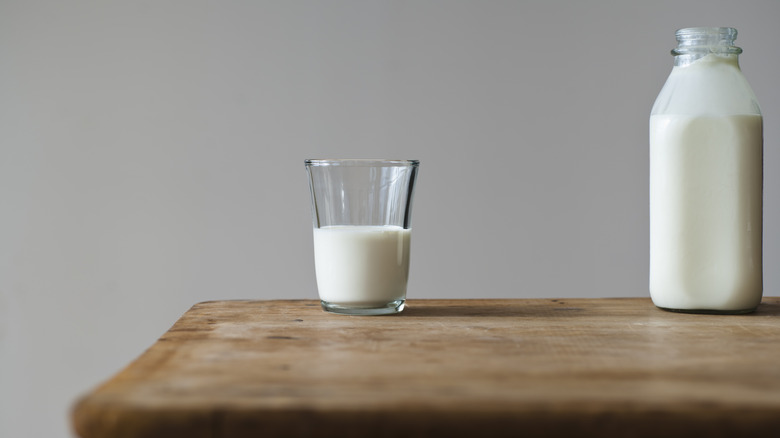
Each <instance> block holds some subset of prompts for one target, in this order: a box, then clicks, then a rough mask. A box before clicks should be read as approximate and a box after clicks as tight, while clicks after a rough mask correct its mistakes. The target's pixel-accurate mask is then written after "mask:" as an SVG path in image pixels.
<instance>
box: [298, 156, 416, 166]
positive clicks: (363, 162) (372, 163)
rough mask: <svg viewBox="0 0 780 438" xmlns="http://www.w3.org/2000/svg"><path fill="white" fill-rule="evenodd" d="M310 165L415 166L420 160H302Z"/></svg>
mask: <svg viewBox="0 0 780 438" xmlns="http://www.w3.org/2000/svg"><path fill="white" fill-rule="evenodd" d="M303 162H304V164H305V165H306V166H307V167H311V166H352V167H409V166H412V167H417V166H419V165H420V160H387V159H374V158H325V159H321V158H318V159H307V160H304V161H303Z"/></svg>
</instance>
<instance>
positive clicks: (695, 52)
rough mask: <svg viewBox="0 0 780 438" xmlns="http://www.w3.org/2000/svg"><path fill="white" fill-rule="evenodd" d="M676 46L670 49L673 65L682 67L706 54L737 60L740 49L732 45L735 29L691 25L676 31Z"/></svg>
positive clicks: (735, 61) (735, 36) (735, 35)
mask: <svg viewBox="0 0 780 438" xmlns="http://www.w3.org/2000/svg"><path fill="white" fill-rule="evenodd" d="M676 36H677V47H676V48H675V49H673V50H672V55H674V65H675V66H676V67H684V66H686V65H689V64H691V63H693V62H694V61H697V60H699V59H701V58H704V57H705V56H708V55H716V56H719V57H725V58H727V59H728V60H730V61H733V62H734V63H737V62H738V57H739V54H740V53H742V49H741V48H739V47H737V46H735V45H734V40H736V39H737V30H736V29H734V28H731V27H692V28H687V29H680V30H678V31H677V33H676Z"/></svg>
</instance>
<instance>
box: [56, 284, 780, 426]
mask: <svg viewBox="0 0 780 438" xmlns="http://www.w3.org/2000/svg"><path fill="white" fill-rule="evenodd" d="M72 419H73V425H74V427H75V429H76V431H77V432H78V434H80V435H81V436H82V437H84V438H98V437H112V438H123V437H149V438H154V437H166V438H171V437H194V438H197V437H250V436H251V437H260V436H263V437H265V436H339V437H352V436H355V437H357V436H367V437H375V436H379V437H382V436H399V437H420V436H466V435H473V436H519V435H521V434H522V435H525V436H551V437H552V436H560V437H564V436H566V437H569V436H621V437H644V436H648V437H678V436H679V437H690V436H702V437H708V438H710V437H722V436H734V437H749V436H761V437H772V436H780V298H764V301H763V303H762V304H761V306H760V307H759V309H758V311H757V312H755V313H754V314H750V315H743V316H714V315H688V314H679V313H670V312H665V311H662V310H659V309H657V308H655V307H654V306H653V305H652V303H651V302H650V300H649V299H642V298H624V299H558V300H553V299H524V300H415V301H410V302H409V303H408V307H407V309H406V310H405V311H404V312H403V313H402V314H400V315H395V316H386V317H355V316H340V315H332V314H328V313H325V312H323V311H322V310H321V309H320V306H319V303H318V302H315V301H215V302H205V303H200V304H197V305H195V306H194V307H192V309H190V310H189V311H188V312H187V313H186V314H185V315H184V316H182V317H181V319H179V321H178V322H176V324H175V325H174V326H173V327H172V328H171V329H170V330H169V331H168V332H167V333H166V334H165V335H164V336H163V337H162V338H160V340H159V341H158V342H157V343H155V344H154V345H153V346H152V347H151V348H150V349H149V350H147V351H146V352H145V353H143V355H142V356H141V357H140V358H138V359H137V360H136V361H135V362H133V363H132V364H130V365H129V366H128V367H127V368H125V369H124V370H123V371H121V372H120V373H119V374H118V375H116V376H115V377H114V378H112V379H111V380H110V381H108V382H106V383H105V384H103V385H102V386H100V387H98V388H97V389H95V390H94V391H92V392H91V393H89V394H87V395H86V396H84V397H83V398H81V399H80V400H79V401H78V402H77V403H76V405H75V407H74V409H73V413H72Z"/></svg>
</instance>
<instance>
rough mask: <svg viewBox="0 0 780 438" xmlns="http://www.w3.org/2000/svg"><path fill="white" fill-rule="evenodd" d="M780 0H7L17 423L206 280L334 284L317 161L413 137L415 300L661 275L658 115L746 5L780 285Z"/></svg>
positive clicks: (7, 325)
mask: <svg viewBox="0 0 780 438" xmlns="http://www.w3.org/2000/svg"><path fill="white" fill-rule="evenodd" d="M778 18H780V2H777V1H771V0H765V1H743V2H734V1H710V0H708V1H680V0H677V1H666V0H661V1H652V2H633V1H617V0H616V1H610V0H594V1H582V2H562V1H551V0H540V1H480V2H476V1H474V2H464V1H282V0H280V1H213V2H209V1H201V0H162V1H160V0H155V1H130V0H126V1H88V0H68V1H61V0H52V1H40V0H33V1H30V0H4V1H2V2H0V436H2V437H12V436H13V437H44V436H45V437H64V436H68V434H69V432H68V423H67V419H66V418H67V417H66V416H67V411H68V409H69V406H70V404H71V403H72V401H73V400H74V398H75V397H76V396H78V395H79V394H81V393H83V392H84V391H86V390H88V389H90V388H91V387H93V386H94V385H96V384H97V383H98V382H100V381H101V380H103V379H106V378H108V377H109V376H110V375H112V374H113V373H115V372H116V371H118V370H119V368H120V367H122V366H123V365H125V364H126V363H128V362H129V361H130V360H132V359H133V358H134V357H136V356H137V355H138V354H139V353H141V352H142V351H143V349H145V348H146V347H147V346H149V345H150V344H152V343H153V342H154V341H155V339H156V338H157V337H158V336H159V335H160V334H162V333H163V332H164V331H165V330H166V329H167V328H168V327H169V326H170V325H171V324H172V323H173V322H174V321H175V320H176V318H177V317H178V316H179V315H180V314H181V313H183V312H184V311H186V310H187V308H189V306H191V305H192V304H194V303H196V302H198V301H202V300H215V299H231V298H253V299H273V298H315V297H316V287H315V282H314V267H313V258H312V243H311V233H310V227H311V224H310V213H309V198H308V196H309V194H308V187H307V183H306V179H305V174H304V170H303V159H304V158H314V157H388V158H416V159H420V160H421V161H422V167H421V173H420V180H419V186H418V188H419V190H418V192H417V197H416V201H415V202H416V204H415V210H414V219H413V222H414V239H413V242H414V243H413V249H412V272H411V279H410V289H409V297H410V298H411V299H414V298H439V297H447V298H476V297H512V298H521V297H612V296H639V297H641V296H647V295H648V293H647V264H648V254H647V253H648V218H647V216H648V184H647V180H648V169H647V168H648V152H647V119H648V116H649V111H650V107H651V105H652V103H653V100H654V98H655V96H656V94H657V93H658V91H659V90H660V88H661V85H662V84H663V82H664V80H665V78H666V76H667V75H668V73H669V71H670V69H671V66H672V57H671V56H670V55H669V50H671V49H672V47H673V46H674V44H675V40H674V31H675V30H676V29H677V28H680V27H687V26H701V25H729V26H735V27H737V28H738V29H739V31H740V34H739V38H738V40H737V42H738V45H740V46H742V47H743V48H744V49H745V53H744V54H743V55H742V67H743V71H744V72H745V74H746V75H747V77H748V79H749V81H750V82H751V84H752V86H753V88H754V90H755V92H756V94H757V95H758V97H759V100H760V102H761V104H762V108H763V112H764V117H765V172H766V178H765V234H764V242H765V249H764V256H765V294H766V295H777V294H778V288H779V287H780V275H778V270H777V266H778V262H780V241H779V239H780V232H779V231H778V229H777V227H776V224H777V223H778V220H780V198H779V197H778V195H779V193H778V188H780V184H779V183H780V181H779V179H780V152H779V151H778V137H780V132H779V131H778V126H779V125H778V123H777V121H778V119H779V118H780V94H779V93H780V87H778V81H777V78H778V72H780V56H778V43H779V42H780V26H778V25H777V21H778Z"/></svg>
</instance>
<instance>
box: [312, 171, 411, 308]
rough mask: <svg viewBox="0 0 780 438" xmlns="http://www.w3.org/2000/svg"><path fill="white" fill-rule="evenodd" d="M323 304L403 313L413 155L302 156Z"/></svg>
mask: <svg viewBox="0 0 780 438" xmlns="http://www.w3.org/2000/svg"><path fill="white" fill-rule="evenodd" d="M305 165H306V171H307V173H308V176H309V187H310V189H311V203H312V222H313V225H314V264H315V271H316V276H317V290H318V292H319V296H320V301H321V303H322V308H323V309H324V310H326V311H328V312H332V313H340V314H348V315H385V314H393V313H398V312H401V311H402V310H403V309H404V303H405V302H406V285H407V281H408V279H409V247H410V243H411V233H412V227H411V218H412V197H413V193H414V186H415V182H416V179H417V171H418V167H419V165H420V162H419V161H417V160H371V159H334V160H306V161H305Z"/></svg>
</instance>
